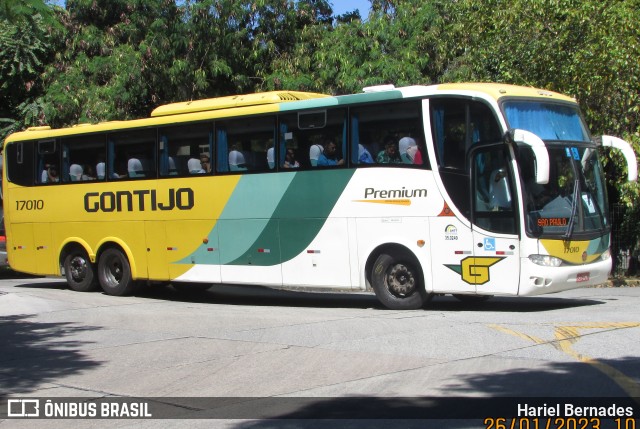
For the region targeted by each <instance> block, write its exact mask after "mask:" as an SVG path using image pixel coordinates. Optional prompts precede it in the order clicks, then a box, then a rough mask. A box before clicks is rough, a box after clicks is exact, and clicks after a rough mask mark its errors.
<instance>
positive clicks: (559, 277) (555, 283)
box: [518, 258, 611, 296]
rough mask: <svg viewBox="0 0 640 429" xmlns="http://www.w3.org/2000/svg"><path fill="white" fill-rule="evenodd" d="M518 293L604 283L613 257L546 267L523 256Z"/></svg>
mask: <svg viewBox="0 0 640 429" xmlns="http://www.w3.org/2000/svg"><path fill="white" fill-rule="evenodd" d="M520 261H521V270H520V288H519V290H518V295H520V296H533V295H543V294H547V293H555V292H561V291H563V290H569V289H576V288H579V287H586V286H595V285H600V284H603V283H605V282H606V281H607V279H608V277H609V272H610V271H611V259H610V258H609V259H606V260H604V261H597V262H592V263H590V264H585V265H572V266H562V267H545V266H541V265H537V264H534V263H533V262H531V260H530V259H529V258H521V259H520Z"/></svg>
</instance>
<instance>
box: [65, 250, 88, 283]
mask: <svg viewBox="0 0 640 429" xmlns="http://www.w3.org/2000/svg"><path fill="white" fill-rule="evenodd" d="M87 269H88V267H87V260H86V259H84V258H83V257H82V256H79V255H78V256H74V257H73V258H72V259H71V261H70V262H69V272H70V274H71V278H72V279H73V280H74V281H75V282H78V283H80V282H82V281H83V280H84V279H86V278H87Z"/></svg>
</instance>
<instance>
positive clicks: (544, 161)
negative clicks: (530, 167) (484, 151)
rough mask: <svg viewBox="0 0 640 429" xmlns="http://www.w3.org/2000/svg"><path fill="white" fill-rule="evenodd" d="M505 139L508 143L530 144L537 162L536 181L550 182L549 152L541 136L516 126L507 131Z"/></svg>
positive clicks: (540, 182) (544, 183)
mask: <svg viewBox="0 0 640 429" xmlns="http://www.w3.org/2000/svg"><path fill="white" fill-rule="evenodd" d="M504 141H505V143H507V144H512V143H520V144H524V145H527V146H529V147H530V148H531V151H532V152H533V156H534V157H535V162H536V183H537V184H539V185H546V184H547V183H549V152H547V147H546V146H545V144H544V142H543V141H542V139H541V138H540V137H538V136H537V135H535V134H534V133H532V132H530V131H526V130H521V129H518V128H516V129H511V130H509V131H507V132H506V133H505V135H504Z"/></svg>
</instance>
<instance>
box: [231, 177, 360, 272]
mask: <svg viewBox="0 0 640 429" xmlns="http://www.w3.org/2000/svg"><path fill="white" fill-rule="evenodd" d="M354 171H355V170H351V169H350V170H342V169H340V170H335V171H306V172H298V173H296V175H295V178H294V179H293V181H292V182H291V184H290V186H289V188H288V189H287V191H286V192H285V194H284V195H283V197H282V199H281V200H280V202H279V204H278V206H277V208H276V210H275V211H274V213H273V216H272V217H271V219H270V220H268V222H267V223H266V224H265V226H264V229H263V231H262V233H261V234H260V235H259V236H257V237H256V238H255V241H254V242H253V243H251V244H250V245H249V246H248V248H247V251H246V252H245V253H244V254H242V255H240V256H239V257H238V258H236V259H235V260H233V261H229V262H222V263H227V264H229V265H260V266H266V265H276V264H279V263H281V262H286V261H288V260H291V259H293V258H294V257H296V256H297V255H299V254H300V253H302V252H303V251H304V250H305V249H306V248H307V247H308V246H309V243H311V242H312V241H313V239H314V238H315V237H316V236H317V235H318V232H320V230H321V229H322V226H323V225H324V223H325V221H326V219H327V217H328V216H329V214H330V213H331V211H332V210H333V207H334V206H335V204H336V202H337V201H338V199H339V198H340V195H342V192H343V191H344V188H345V187H346V186H347V184H348V183H349V180H350V179H351V177H352V176H353V174H354ZM247 244H248V243H247ZM231 245H233V243H229V242H227V241H226V240H223V237H222V236H221V237H220V248H221V249H222V250H221V253H222V254H223V255H224V254H225V250H224V249H225V247H226V246H231ZM266 250H268V252H266ZM225 259H226V258H225Z"/></svg>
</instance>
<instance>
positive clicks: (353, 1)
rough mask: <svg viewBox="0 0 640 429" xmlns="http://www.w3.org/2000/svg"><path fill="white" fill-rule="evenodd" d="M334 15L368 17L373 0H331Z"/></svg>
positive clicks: (54, 1)
mask: <svg viewBox="0 0 640 429" xmlns="http://www.w3.org/2000/svg"><path fill="white" fill-rule="evenodd" d="M49 3H50V4H57V5H59V6H62V7H64V5H65V0H49ZM329 3H331V5H332V9H333V14H334V16H337V15H342V14H345V13H347V12H352V11H354V10H355V9H358V10H359V11H360V16H361V17H363V18H366V17H367V15H369V9H370V8H371V2H370V1H369V0H330V1H329Z"/></svg>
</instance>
